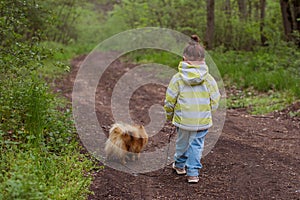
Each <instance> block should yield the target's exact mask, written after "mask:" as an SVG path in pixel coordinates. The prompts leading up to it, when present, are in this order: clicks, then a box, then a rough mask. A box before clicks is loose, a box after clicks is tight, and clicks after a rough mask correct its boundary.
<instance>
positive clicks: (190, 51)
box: [183, 35, 205, 61]
mask: <svg viewBox="0 0 300 200" xmlns="http://www.w3.org/2000/svg"><path fill="white" fill-rule="evenodd" d="M204 54H205V50H204V48H203V47H202V46H201V45H200V38H199V37H198V35H192V36H191V41H190V42H189V44H188V45H187V46H186V47H185V48H184V50H183V60H187V61H202V60H204Z"/></svg>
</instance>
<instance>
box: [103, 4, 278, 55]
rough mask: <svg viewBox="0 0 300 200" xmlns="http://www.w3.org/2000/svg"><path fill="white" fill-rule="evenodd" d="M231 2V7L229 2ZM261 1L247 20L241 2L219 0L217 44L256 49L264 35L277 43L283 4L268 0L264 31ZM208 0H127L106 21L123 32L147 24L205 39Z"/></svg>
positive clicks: (269, 42)
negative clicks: (228, 4)
mask: <svg viewBox="0 0 300 200" xmlns="http://www.w3.org/2000/svg"><path fill="white" fill-rule="evenodd" d="M228 2H230V8H227V7H226V6H227V5H226V3H228ZM259 3H260V2H259V0H255V1H251V2H250V1H249V2H248V4H249V10H247V13H246V14H245V15H246V16H247V17H246V18H245V19H243V18H241V13H240V10H239V6H238V4H237V1H233V0H230V1H215V31H214V46H215V47H218V46H222V45H223V46H225V47H226V49H231V50H252V49H253V47H255V46H256V45H260V44H261V41H260V40H261V38H260V37H261V35H263V36H264V37H266V39H267V45H276V44H278V43H279V42H280V41H281V39H282V38H283V26H282V21H281V17H278V16H279V15H280V4H279V2H277V1H274V0H267V4H266V17H265V19H264V22H263V24H264V28H263V30H260V25H261V23H262V21H261V19H260V17H259V16H260V10H259V9H260V8H259ZM206 12H207V10H206V2H205V1H191V0H184V1H177V0H165V1H160V0H155V1H146V0H139V1H132V0H124V1H121V3H120V4H116V5H115V6H114V9H113V11H112V12H111V13H110V16H109V18H108V20H107V22H106V24H107V26H106V28H108V27H109V29H110V31H108V33H110V34H115V33H118V32H120V31H124V30H126V29H132V28H140V27H146V26H155V27H165V28H170V29H173V30H177V31H180V32H182V33H185V34H187V35H191V34H195V33H196V34H198V35H199V36H200V38H204V36H205V32H206V29H207V27H206Z"/></svg>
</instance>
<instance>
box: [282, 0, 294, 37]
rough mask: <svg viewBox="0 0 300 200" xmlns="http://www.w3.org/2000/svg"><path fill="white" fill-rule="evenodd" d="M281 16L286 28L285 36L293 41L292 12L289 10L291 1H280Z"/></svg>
mask: <svg viewBox="0 0 300 200" xmlns="http://www.w3.org/2000/svg"><path fill="white" fill-rule="evenodd" d="M280 7H281V15H282V21H283V27H284V35H285V37H286V39H287V40H290V39H291V33H292V22H291V20H290V19H291V12H290V9H289V0H280Z"/></svg>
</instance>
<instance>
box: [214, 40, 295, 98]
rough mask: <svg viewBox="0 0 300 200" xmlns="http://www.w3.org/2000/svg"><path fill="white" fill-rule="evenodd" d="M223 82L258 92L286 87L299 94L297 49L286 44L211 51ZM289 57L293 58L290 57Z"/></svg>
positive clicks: (279, 89) (287, 89) (282, 89)
mask: <svg viewBox="0 0 300 200" xmlns="http://www.w3.org/2000/svg"><path fill="white" fill-rule="evenodd" d="M211 54H212V56H213V58H214V61H215V62H216V64H217V66H218V67H219V70H220V72H221V75H222V76H223V77H224V79H225V80H226V81H227V85H228V86H229V87H230V86H231V85H236V86H237V87H238V88H241V89H245V88H249V87H253V88H254V89H255V90H258V91H261V92H268V91H269V90H274V91H290V92H291V93H292V94H293V95H294V96H297V97H298V98H299V97H300V90H299V78H300V74H299V66H300V65H299V63H300V53H299V51H297V49H296V48H295V47H289V46H287V45H286V44H282V46H278V47H277V49H271V48H258V49H257V50H256V51H253V52H236V51H228V52H223V53H221V54H220V52H218V50H217V51H214V52H211ZM290 58H293V59H290Z"/></svg>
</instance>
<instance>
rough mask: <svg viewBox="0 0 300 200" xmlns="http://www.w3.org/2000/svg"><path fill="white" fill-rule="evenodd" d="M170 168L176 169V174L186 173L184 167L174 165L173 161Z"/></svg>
mask: <svg viewBox="0 0 300 200" xmlns="http://www.w3.org/2000/svg"><path fill="white" fill-rule="evenodd" d="M172 168H173V169H174V170H175V171H176V173H177V174H178V175H183V174H186V171H185V169H184V168H183V169H182V168H178V167H176V166H175V163H173V165H172Z"/></svg>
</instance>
